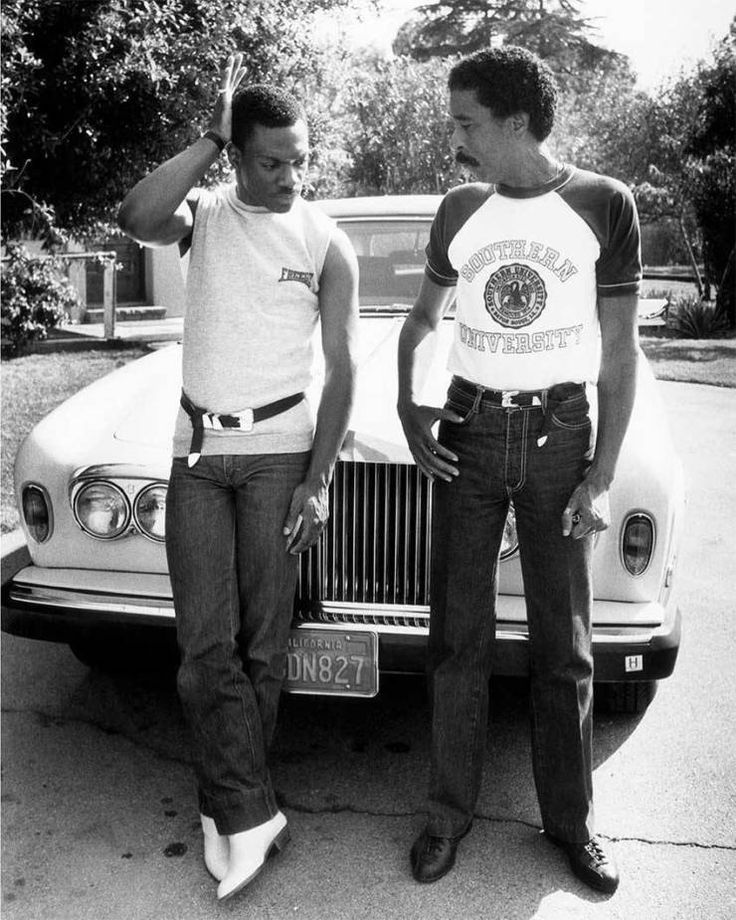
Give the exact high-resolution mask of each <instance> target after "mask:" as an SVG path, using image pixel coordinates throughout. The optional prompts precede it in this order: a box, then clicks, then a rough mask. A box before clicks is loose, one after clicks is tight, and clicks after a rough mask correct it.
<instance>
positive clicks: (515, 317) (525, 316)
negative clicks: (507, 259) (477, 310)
mask: <svg viewBox="0 0 736 920" xmlns="http://www.w3.org/2000/svg"><path fill="white" fill-rule="evenodd" d="M484 296H485V302H486V310H488V312H489V313H490V314H491V316H492V317H493V319H495V321H496V322H497V323H499V324H500V325H501V326H508V327H511V328H512V329H518V328H519V327H520V326H528V325H529V323H533V322H534V320H535V319H536V318H537V317H538V316H539V314H540V313H541V312H542V310H544V305H545V303H546V302H547V289H546V288H545V286H544V282H543V281H542V279H541V278H540V277H539V275H538V274H537V273H536V272H535V271H534V269H532V268H529V267H528V266H526V265H520V264H519V263H518V262H512V263H511V265H504V266H503V268H499V269H498V271H495V272H494V273H493V274H492V275H491V277H490V278H489V279H488V281H487V282H486V289H485V295H484Z"/></svg>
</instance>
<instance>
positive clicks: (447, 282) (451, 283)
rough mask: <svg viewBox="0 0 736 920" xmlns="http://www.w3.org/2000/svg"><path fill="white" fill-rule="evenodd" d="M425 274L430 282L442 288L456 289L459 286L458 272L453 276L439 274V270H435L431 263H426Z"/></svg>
mask: <svg viewBox="0 0 736 920" xmlns="http://www.w3.org/2000/svg"><path fill="white" fill-rule="evenodd" d="M424 274H425V275H426V276H427V277H428V278H429V280H430V281H433V282H434V283H435V284H439V285H440V287H455V285H456V284H457V272H455V273H454V274H453V275H443V274H441V273H440V272H438V271H437V269H435V268H433V266H432V265H430V263H429V262H426V263H425V265H424Z"/></svg>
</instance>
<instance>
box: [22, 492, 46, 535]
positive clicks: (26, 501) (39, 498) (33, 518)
mask: <svg viewBox="0 0 736 920" xmlns="http://www.w3.org/2000/svg"><path fill="white" fill-rule="evenodd" d="M21 504H22V506H23V519H24V520H25V522H26V527H27V528H28V532H29V533H30V535H31V536H32V537H33V539H34V540H35V541H36V543H45V542H46V541H47V540H48V538H49V537H50V536H51V500H50V499H49V497H48V494H47V493H46V490H45V489H42V488H41V486H37V485H33V484H30V485H27V486H24V488H23V494H22V496H21Z"/></svg>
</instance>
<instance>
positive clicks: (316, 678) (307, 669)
mask: <svg viewBox="0 0 736 920" xmlns="http://www.w3.org/2000/svg"><path fill="white" fill-rule="evenodd" d="M285 688H286V690H287V691H288V692H289V693H321V694H326V695H328V696H375V695H376V694H377V693H378V636H377V634H376V633H374V632H353V631H352V630H349V629H311V628H309V627H302V628H299V629H292V630H291V634H290V635H289V646H288V649H287V653H286V687H285Z"/></svg>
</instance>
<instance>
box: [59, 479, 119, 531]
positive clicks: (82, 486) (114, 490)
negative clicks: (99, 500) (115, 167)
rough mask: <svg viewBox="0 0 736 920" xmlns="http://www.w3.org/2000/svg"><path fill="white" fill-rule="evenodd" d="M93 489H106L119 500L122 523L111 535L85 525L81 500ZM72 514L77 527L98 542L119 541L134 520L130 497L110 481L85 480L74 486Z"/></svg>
mask: <svg viewBox="0 0 736 920" xmlns="http://www.w3.org/2000/svg"><path fill="white" fill-rule="evenodd" d="M92 488H104V489H109V490H110V492H111V494H112V496H113V497H115V498H117V499H118V500H119V501H120V505H121V508H122V523H121V524H119V525H118V526H117V527H116V528H115V529H114V530H113V531H111V532H109V533H105V534H103V533H101V532H99V531H97V530H95V529H93V528H92V527H90V526H89V525H88V524H87V523H85V521H84V519H83V517H82V515H81V514H80V510H79V505H80V501H81V499H82V498H83V497H84V496H85V495H86V494H87V492H88V490H89V489H92ZM72 512H73V514H74V520H75V521H76V522H77V525H78V526H79V527H80V528H81V530H83V531H84V533H86V534H88V535H89V536H91V537H94V538H95V539H96V540H104V541H108V540H117V539H119V538H120V537H122V536H125V534H126V533H127V532H128V528H129V527H130V522H131V518H132V512H131V508H130V502H129V501H128V497H127V495H126V494H125V491H124V490H123V489H122V488H121V487H120V486H119V485H117V484H116V483H114V482H111V481H110V480H109V479H83V480H80V481H78V482H77V483H75V484H74V490H73V496H72Z"/></svg>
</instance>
